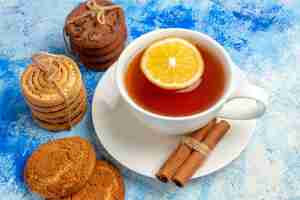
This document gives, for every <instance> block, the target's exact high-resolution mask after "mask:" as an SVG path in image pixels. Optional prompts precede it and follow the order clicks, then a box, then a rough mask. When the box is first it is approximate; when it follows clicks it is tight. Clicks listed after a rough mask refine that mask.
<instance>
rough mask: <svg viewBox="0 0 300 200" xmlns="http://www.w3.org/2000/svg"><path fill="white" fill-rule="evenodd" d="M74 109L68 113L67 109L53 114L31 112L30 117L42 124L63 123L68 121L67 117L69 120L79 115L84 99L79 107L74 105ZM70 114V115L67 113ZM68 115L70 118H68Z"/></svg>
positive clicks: (84, 104) (84, 105)
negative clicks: (42, 122)
mask: <svg viewBox="0 0 300 200" xmlns="http://www.w3.org/2000/svg"><path fill="white" fill-rule="evenodd" d="M75 106H76V107H74V108H72V109H71V108H70V111H68V110H67V109H65V110H63V111H60V112H55V113H47V114H45V113H39V112H35V111H33V110H32V111H31V112H32V116H33V117H34V118H36V119H39V120H41V121H44V122H48V123H53V124H55V123H58V124H61V123H65V122H68V121H69V117H70V119H73V118H75V117H76V116H78V115H79V114H81V113H82V112H83V111H84V110H85V107H86V99H83V100H82V101H81V102H80V104H79V105H75ZM69 112H70V113H69ZM69 115H70V116H69Z"/></svg>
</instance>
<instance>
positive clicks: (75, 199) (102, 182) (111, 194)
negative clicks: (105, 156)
mask: <svg viewBox="0 0 300 200" xmlns="http://www.w3.org/2000/svg"><path fill="white" fill-rule="evenodd" d="M124 199H125V186H124V182H123V178H122V177H121V174H120V172H119V171H118V169H116V168H115V167H114V166H112V165H111V164H109V163H107V162H106V161H96V167H95V169H94V173H93V175H92V176H91V178H90V179H89V181H88V182H87V184H86V186H85V187H84V188H83V189H82V190H80V191H79V192H77V193H74V194H72V195H71V196H69V197H65V198H61V199H53V200H124Z"/></svg>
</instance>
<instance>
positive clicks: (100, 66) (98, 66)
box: [81, 55, 119, 71]
mask: <svg viewBox="0 0 300 200" xmlns="http://www.w3.org/2000/svg"><path fill="white" fill-rule="evenodd" d="M118 58H119V55H118V56H117V57H116V58H113V59H112V60H110V61H108V62H106V63H91V62H88V61H85V60H82V61H81V62H82V63H83V64H84V66H85V67H86V68H88V69H90V70H94V71H105V70H107V69H108V68H109V67H110V66H111V65H113V64H114V63H115V62H117V60H118Z"/></svg>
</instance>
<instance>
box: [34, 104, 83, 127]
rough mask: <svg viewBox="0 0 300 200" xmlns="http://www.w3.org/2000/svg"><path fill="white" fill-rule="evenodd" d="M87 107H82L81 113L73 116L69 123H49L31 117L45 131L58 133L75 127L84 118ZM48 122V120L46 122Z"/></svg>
mask: <svg viewBox="0 0 300 200" xmlns="http://www.w3.org/2000/svg"><path fill="white" fill-rule="evenodd" d="M86 110H87V107H86V106H84V108H83V110H82V111H81V113H79V114H78V115H77V116H74V117H73V118H72V119H71V122H70V123H69V122H62V123H56V122H55V123H49V122H46V121H43V120H40V119H38V118H37V117H35V116H34V115H32V117H33V118H34V120H35V121H36V122H37V124H38V125H39V126H40V127H41V128H44V129H47V130H49V131H53V132H58V131H64V130H70V129H71V128H72V127H74V126H76V125H77V124H78V123H79V122H80V121H81V120H82V119H83V117H84V114H85V113H86ZM47 121H49V120H47Z"/></svg>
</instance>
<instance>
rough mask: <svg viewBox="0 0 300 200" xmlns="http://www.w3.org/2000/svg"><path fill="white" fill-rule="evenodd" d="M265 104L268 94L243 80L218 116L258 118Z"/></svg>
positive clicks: (264, 109)
mask: <svg viewBox="0 0 300 200" xmlns="http://www.w3.org/2000/svg"><path fill="white" fill-rule="evenodd" d="M267 104H268V95H267V93H266V91H265V90H264V89H262V88H260V87H257V86H255V85H253V84H250V83H249V82H248V81H243V83H242V84H241V85H239V89H237V90H236V92H235V93H234V94H233V95H232V97H231V98H229V99H228V100H227V102H226V103H225V105H224V106H223V108H222V109H221V111H220V113H219V117H221V118H225V119H232V120H250V119H255V118H259V117H261V116H262V115H263V114H264V113H265V112H266V108H267Z"/></svg>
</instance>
